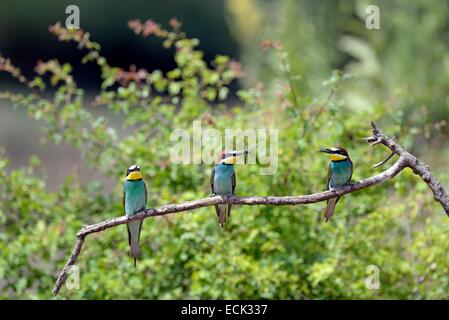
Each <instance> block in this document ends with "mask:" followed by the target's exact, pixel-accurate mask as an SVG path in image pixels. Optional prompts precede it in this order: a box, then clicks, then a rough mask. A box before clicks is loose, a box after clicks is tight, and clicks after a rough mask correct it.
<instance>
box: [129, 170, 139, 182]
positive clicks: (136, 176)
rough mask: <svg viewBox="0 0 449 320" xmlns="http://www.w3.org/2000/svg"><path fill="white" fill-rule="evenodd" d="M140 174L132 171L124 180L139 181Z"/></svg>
mask: <svg viewBox="0 0 449 320" xmlns="http://www.w3.org/2000/svg"><path fill="white" fill-rule="evenodd" d="M140 179H142V173H141V172H140V171H132V172H130V173H129V174H128V175H127V176H126V180H140Z"/></svg>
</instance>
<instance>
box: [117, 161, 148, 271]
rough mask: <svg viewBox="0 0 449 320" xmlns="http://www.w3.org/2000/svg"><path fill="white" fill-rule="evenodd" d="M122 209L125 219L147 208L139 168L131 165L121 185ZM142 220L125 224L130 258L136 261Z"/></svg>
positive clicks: (145, 189) (143, 184)
mask: <svg viewBox="0 0 449 320" xmlns="http://www.w3.org/2000/svg"><path fill="white" fill-rule="evenodd" d="M122 202H123V209H124V210H125V214H126V216H127V217H130V216H133V215H135V214H136V213H137V212H139V211H141V210H143V209H145V208H146V206H147V186H146V184H145V182H144V181H143V178H142V173H141V172H140V167H139V166H137V165H132V166H130V167H129V168H128V170H127V171H126V180H125V183H124V184H123V199H122ZM142 221H143V220H134V221H130V222H128V223H127V225H126V226H127V229H128V242H129V246H130V248H131V256H132V257H133V258H134V267H136V259H137V257H138V256H139V255H140V249H139V238H140V230H141V229H142Z"/></svg>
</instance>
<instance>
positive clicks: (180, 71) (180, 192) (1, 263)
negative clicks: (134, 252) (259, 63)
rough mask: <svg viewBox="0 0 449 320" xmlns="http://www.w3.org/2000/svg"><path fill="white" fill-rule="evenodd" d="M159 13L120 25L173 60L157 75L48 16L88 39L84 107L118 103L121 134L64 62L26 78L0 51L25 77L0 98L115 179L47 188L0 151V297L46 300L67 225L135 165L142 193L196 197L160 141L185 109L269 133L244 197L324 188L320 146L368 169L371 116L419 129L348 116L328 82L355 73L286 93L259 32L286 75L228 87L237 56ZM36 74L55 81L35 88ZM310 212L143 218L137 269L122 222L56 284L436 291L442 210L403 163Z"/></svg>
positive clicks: (257, 210) (208, 293)
mask: <svg viewBox="0 0 449 320" xmlns="http://www.w3.org/2000/svg"><path fill="white" fill-rule="evenodd" d="M169 24H170V28H169V29H165V28H163V27H162V26H160V25H159V24H156V23H155V22H153V21H146V22H140V21H138V20H134V21H130V23H129V27H130V28H131V29H132V30H133V31H134V32H135V33H136V34H138V35H141V36H143V37H148V36H154V37H157V38H159V39H160V40H161V41H162V45H163V46H164V47H166V48H167V50H171V51H172V52H173V57H174V61H175V62H176V67H175V68H174V69H173V70H171V71H169V72H162V71H160V70H152V71H147V70H144V69H137V68H134V67H132V68H131V69H130V70H128V71H126V70H122V69H120V68H117V67H113V66H110V65H109V64H108V62H107V59H106V58H105V57H103V56H102V54H101V49H100V45H99V44H98V43H96V42H94V41H92V40H91V37H90V35H89V33H86V32H84V31H71V30H67V29H65V28H63V27H62V26H61V25H60V24H56V25H54V26H52V27H51V28H50V31H51V32H52V33H54V34H55V35H56V36H57V37H58V38H59V40H61V41H74V42H76V43H77V44H78V47H79V48H80V49H81V50H85V51H86V55H85V57H84V59H83V62H84V63H90V62H91V63H92V62H93V63H96V64H97V65H98V66H99V68H100V69H101V76H102V83H101V84H100V85H99V86H100V94H99V95H98V97H97V98H96V100H95V103H94V108H107V109H108V110H111V111H112V112H114V113H116V114H117V115H119V116H120V119H121V120H122V125H123V127H124V128H126V129H127V130H126V133H125V134H118V133H117V131H116V129H115V128H114V127H113V126H112V125H111V124H110V123H109V122H108V121H107V119H105V118H102V117H97V116H95V115H94V113H93V111H92V108H89V107H86V97H85V91H84V90H83V89H82V88H79V87H78V86H77V84H76V81H75V79H74V78H73V77H72V75H71V72H72V67H71V66H70V65H68V64H64V63H61V62H59V61H57V60H50V61H46V62H39V63H38V65H37V67H36V72H37V75H36V77H35V78H34V79H31V80H28V79H26V78H25V77H24V76H23V75H22V74H21V72H20V70H18V69H17V68H15V67H14V65H13V64H12V62H11V61H10V60H9V59H6V58H4V57H1V56H0V70H3V71H6V72H8V73H10V74H11V75H12V76H13V77H15V78H17V79H18V80H19V81H20V82H22V83H23V84H25V85H26V86H27V87H28V88H29V89H30V92H29V93H27V94H23V93H12V92H4V93H2V94H1V97H2V98H5V99H8V100H10V101H12V102H13V103H14V104H15V105H16V106H18V107H20V108H26V109H27V110H28V113H29V115H30V117H31V118H32V119H34V120H36V121H40V122H42V123H43V124H44V127H45V132H44V135H45V136H46V137H47V138H48V139H49V141H51V142H52V143H61V142H63V141H64V142H68V143H70V144H72V145H73V146H75V147H77V148H78V149H80V150H81V151H82V152H83V155H84V156H85V157H86V159H87V161H88V163H89V165H90V166H92V167H93V168H96V169H97V170H98V171H99V172H102V173H104V174H105V175H109V176H110V177H113V178H114V179H116V181H117V186H116V188H115V190H114V192H112V193H111V194H109V195H104V194H103V192H102V186H101V185H100V184H99V183H98V182H96V181H92V182H91V183H90V184H88V185H81V184H80V183H79V182H78V181H77V180H76V177H73V178H68V179H67V181H66V182H65V183H64V185H63V186H62V187H61V189H60V190H58V191H57V192H49V191H47V190H46V189H45V182H44V180H43V179H42V178H40V177H39V174H38V170H37V169H38V168H39V161H38V160H37V159H36V158H32V159H31V160H30V165H29V166H27V167H25V168H22V169H19V170H12V171H10V172H9V173H7V172H8V160H7V159H5V157H4V155H1V157H0V204H1V206H0V221H1V223H0V257H1V259H0V279H2V280H0V297H1V298H13V299H20V298H36V299H38V298H51V289H52V286H53V284H54V281H55V279H56V277H57V275H58V273H59V270H60V269H61V268H62V266H63V265H64V263H65V261H66V259H67V257H68V255H69V254H70V252H71V250H72V246H73V244H74V240H75V237H74V235H75V233H76V232H77V231H78V230H79V229H80V228H81V227H82V225H83V224H91V223H95V222H99V221H101V220H103V219H107V218H110V217H113V216H119V215H122V214H123V213H122V212H123V210H122V208H121V184H122V182H123V173H124V171H125V170H126V168H127V167H128V166H129V165H130V164H132V163H138V164H139V165H140V166H141V168H142V170H143V174H144V179H145V180H146V181H147V184H148V188H149V205H150V206H157V205H162V204H166V203H176V202H182V201H186V200H191V199H197V198H201V197H206V196H208V195H209V192H210V191H209V174H210V169H211V168H210V166H208V165H194V164H191V165H181V164H173V163H171V162H170V154H169V148H167V146H169V145H170V135H171V133H172V132H173V130H174V129H176V128H183V129H187V130H190V131H191V130H192V122H193V121H195V120H198V121H201V125H202V127H203V128H204V129H206V128H215V129H219V130H224V129H225V128H234V129H237V128H241V129H247V128H276V129H278V130H279V148H278V160H279V166H278V170H277V173H276V174H275V175H270V176H263V175H260V174H259V171H258V169H259V168H260V166H261V165H260V164H256V165H249V166H245V167H244V166H238V167H237V168H236V171H237V194H238V195H241V196H244V195H296V194H306V193H311V192H317V191H321V190H323V189H325V177H326V171H327V161H328V159H326V157H323V156H322V155H321V154H319V153H318V150H319V148H320V147H321V146H330V145H335V144H337V143H341V144H343V145H345V146H346V147H347V149H348V150H349V151H350V154H351V157H352V159H353V160H354V163H355V171H354V179H355V180H357V179H360V178H363V177H367V176H370V175H372V174H375V173H376V172H378V170H379V169H374V168H372V166H371V165H372V164H373V163H376V162H378V161H380V160H381V159H382V158H383V157H384V156H385V154H383V151H382V150H381V149H380V148H379V149H369V148H368V146H367V145H366V144H365V143H363V142H362V141H361V139H360V138H361V137H363V136H366V135H368V134H369V121H368V120H371V119H372V120H379V121H380V123H381V125H382V127H384V129H385V131H386V132H387V133H388V134H391V135H393V134H397V135H398V137H399V139H400V142H401V143H403V144H405V145H406V146H407V147H412V146H413V139H411V137H412V136H413V134H416V132H415V133H414V132H412V129H413V128H408V127H407V125H406V124H404V123H403V122H401V120H400V119H399V118H398V116H397V114H395V113H391V112H389V111H388V110H386V108H385V105H382V104H380V105H378V106H375V107H374V108H370V109H366V110H363V111H360V112H356V113H355V112H353V110H352V109H350V108H347V106H346V104H345V102H344V101H342V100H341V99H340V98H339V91H340V90H341V89H342V88H343V89H346V90H347V89H348V87H350V86H351V85H353V84H354V80H353V79H352V78H351V77H350V76H349V75H348V74H345V73H343V72H341V71H335V72H334V73H333V74H332V75H331V76H330V78H329V79H323V80H325V81H323V82H324V83H323V87H322V90H321V92H322V93H323V94H322V95H320V96H306V95H304V94H301V95H297V94H295V92H294V91H292V90H291V84H292V81H295V80H294V79H295V78H294V75H292V74H291V71H290V65H289V58H288V57H287V56H286V52H285V50H284V49H283V47H282V45H281V44H279V43H276V42H271V41H269V40H267V41H265V42H264V44H263V46H264V47H265V48H266V49H267V50H269V52H272V53H274V54H272V55H271V56H272V59H274V60H275V61H277V62H278V63H279V62H280V63H281V66H282V67H283V68H284V70H285V71H286V75H287V76H286V77H285V78H280V79H274V81H272V82H270V84H269V85H266V86H264V85H260V84H259V85H254V86H253V88H249V89H246V90H241V91H239V92H237V96H238V99H235V98H232V97H231V98H230V92H231V90H230V88H229V86H230V84H232V83H233V81H235V80H236V79H237V78H239V77H242V76H243V71H242V69H241V66H240V64H239V63H238V62H236V61H233V60H232V59H230V58H229V57H227V56H222V55H218V56H217V57H216V58H215V59H214V60H213V61H212V62H211V63H207V62H206V61H205V60H204V57H203V54H202V52H201V51H200V50H198V45H199V40H198V39H191V38H188V37H187V36H186V35H185V34H184V33H183V32H182V31H181V29H180V27H181V25H180V22H179V21H177V20H171V21H170V23H169ZM265 54H269V53H268V51H265ZM47 74H48V75H50V78H49V83H47V82H48V81H46V79H47V78H46V77H45V75H47ZM303 76H306V75H303ZM47 86H51V87H54V90H53V91H52V90H50V91H49V92H47V93H45V92H44V90H45V88H46V87H47ZM323 210H324V204H323V203H318V204H312V205H307V206H297V207H265V206H258V207H252V206H251V207H250V206H242V207H238V206H236V207H235V208H234V209H233V215H232V217H231V219H230V220H229V222H228V223H227V225H226V228H225V231H222V230H221V229H220V227H219V226H218V224H217V222H216V216H215V212H214V210H213V208H211V207H208V208H203V209H199V210H197V211H195V212H184V213H179V214H174V215H171V216H167V217H157V218H151V219H146V220H145V221H144V224H143V230H142V235H141V247H142V256H141V258H140V260H139V263H138V267H137V269H136V270H135V269H134V268H133V266H132V262H131V259H130V257H129V253H128V251H129V249H128V243H127V239H126V229H125V227H124V226H119V227H117V228H113V229H110V230H107V231H105V232H103V233H99V234H94V235H92V236H89V237H88V238H87V239H86V243H85V246H84V248H83V251H82V253H81V255H80V258H79V260H78V262H77V265H78V266H79V268H80V275H81V283H80V288H79V289H77V290H69V289H67V288H65V287H63V289H62V290H61V293H60V295H59V296H58V297H57V298H70V299H72V298H83V299H107V298H123V299H133V298H150V299H170V298H182V299H184V298H187V299H189V298H191V299H199V298H211V299H215V298H225V299H237V298H241V299H244V298H268V299H276V298H285V299H302V298H316V299H329V298H337V299H338V298H401V299H402V298H448V291H447V290H446V289H447V288H448V286H449V276H448V261H447V254H446V252H447V251H448V249H449V247H448V246H449V244H448V242H447V241H445V238H446V235H447V232H448V231H449V225H448V224H447V222H445V220H444V219H447V218H446V217H444V215H443V214H441V208H439V207H438V206H437V205H436V204H434V203H433V199H432V197H431V195H430V193H429V191H428V190H427V187H426V186H425V185H424V184H423V183H422V182H421V181H420V180H419V179H418V178H417V177H415V176H414V175H413V174H412V173H411V171H407V170H406V171H404V172H403V173H401V174H400V175H399V176H398V177H397V178H396V179H395V180H394V181H389V182H387V183H385V184H383V185H379V186H375V187H372V188H369V189H364V190H362V191H358V192H355V193H352V194H350V195H346V196H344V197H343V198H342V200H341V201H340V202H339V204H338V206H337V213H336V215H335V216H334V218H333V219H332V220H331V222H329V223H327V224H324V223H323V222H322V221H318V218H319V217H320V215H321V214H322V211H323ZM443 220H444V221H443ZM370 265H377V266H378V267H379V268H380V270H381V274H380V280H381V288H380V289H379V290H369V289H367V288H366V287H365V279H366V277H367V275H368V274H367V273H366V270H367V267H368V266H370Z"/></svg>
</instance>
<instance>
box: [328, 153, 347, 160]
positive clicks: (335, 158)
mask: <svg viewBox="0 0 449 320" xmlns="http://www.w3.org/2000/svg"><path fill="white" fill-rule="evenodd" d="M345 159H348V157H346V156H343V155H341V154H335V153H333V154H331V160H332V161H341V160H345Z"/></svg>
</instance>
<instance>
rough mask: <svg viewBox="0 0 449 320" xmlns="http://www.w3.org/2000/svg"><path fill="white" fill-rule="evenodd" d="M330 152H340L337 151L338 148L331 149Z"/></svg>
mask: <svg viewBox="0 0 449 320" xmlns="http://www.w3.org/2000/svg"><path fill="white" fill-rule="evenodd" d="M331 151H332V152H336V151H340V149H339V148H335V147H333V148H331Z"/></svg>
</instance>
